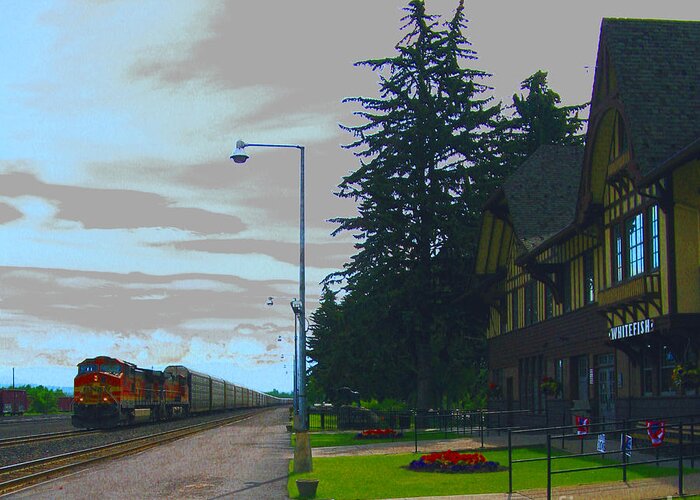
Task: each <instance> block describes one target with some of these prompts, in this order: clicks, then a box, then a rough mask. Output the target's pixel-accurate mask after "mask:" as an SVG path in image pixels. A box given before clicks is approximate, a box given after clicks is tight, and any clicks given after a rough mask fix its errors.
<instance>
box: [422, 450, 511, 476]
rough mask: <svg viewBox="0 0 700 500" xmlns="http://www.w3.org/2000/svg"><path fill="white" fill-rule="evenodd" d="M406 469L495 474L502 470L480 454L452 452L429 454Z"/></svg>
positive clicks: (497, 464)
mask: <svg viewBox="0 0 700 500" xmlns="http://www.w3.org/2000/svg"><path fill="white" fill-rule="evenodd" d="M408 468H409V469H410V470H412V471H416V472H496V471H499V470H504V468H503V467H501V466H500V464H499V463H498V462H489V461H487V460H486V457H484V456H483V455H482V454H481V453H459V452H456V451H452V450H447V451H442V452H436V453H430V454H428V455H423V456H422V457H420V458H419V459H418V460H414V461H413V462H411V463H410V464H409V465H408Z"/></svg>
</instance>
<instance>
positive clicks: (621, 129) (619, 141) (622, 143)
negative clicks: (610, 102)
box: [608, 113, 627, 163]
mask: <svg viewBox="0 0 700 500" xmlns="http://www.w3.org/2000/svg"><path fill="white" fill-rule="evenodd" d="M626 151H627V134H626V133H625V122H624V121H622V116H620V113H616V114H615V121H614V122H613V130H612V138H611V140H610V155H609V157H608V160H609V161H610V163H612V162H613V161H615V160H616V159H617V158H619V157H620V156H621V155H622V154H623V153H625V152H626Z"/></svg>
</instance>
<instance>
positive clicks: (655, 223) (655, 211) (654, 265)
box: [649, 205, 661, 269]
mask: <svg viewBox="0 0 700 500" xmlns="http://www.w3.org/2000/svg"><path fill="white" fill-rule="evenodd" d="M649 240H650V241H649V243H650V247H651V248H650V252H649V253H650V254H651V269H658V268H659V263H660V260H661V259H660V253H659V207H658V206H656V205H652V206H651V207H649Z"/></svg>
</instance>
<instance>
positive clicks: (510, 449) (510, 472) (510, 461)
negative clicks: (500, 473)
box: [508, 428, 513, 495]
mask: <svg viewBox="0 0 700 500" xmlns="http://www.w3.org/2000/svg"><path fill="white" fill-rule="evenodd" d="M508 494H509V495H512V494H513V441H512V431H511V430H510V428H509V429H508Z"/></svg>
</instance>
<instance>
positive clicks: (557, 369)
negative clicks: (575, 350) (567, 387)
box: [554, 359, 564, 399]
mask: <svg viewBox="0 0 700 500" xmlns="http://www.w3.org/2000/svg"><path fill="white" fill-rule="evenodd" d="M554 380H556V381H557V382H559V387H562V388H563V387H564V360H563V359H555V360H554ZM563 396H564V394H563V391H560V392H559V393H558V394H557V398H558V399H561V398H562V397H563Z"/></svg>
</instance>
